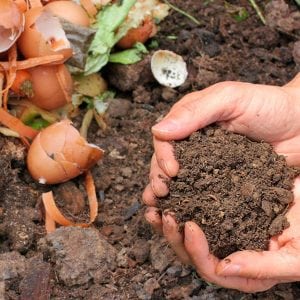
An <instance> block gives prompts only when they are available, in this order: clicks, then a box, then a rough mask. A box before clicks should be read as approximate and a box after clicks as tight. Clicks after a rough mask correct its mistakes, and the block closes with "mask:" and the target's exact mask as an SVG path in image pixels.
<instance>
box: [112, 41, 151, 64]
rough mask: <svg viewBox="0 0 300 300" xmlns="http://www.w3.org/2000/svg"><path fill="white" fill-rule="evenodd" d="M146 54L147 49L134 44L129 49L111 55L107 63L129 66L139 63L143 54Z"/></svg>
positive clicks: (139, 44)
mask: <svg viewBox="0 0 300 300" xmlns="http://www.w3.org/2000/svg"><path fill="white" fill-rule="evenodd" d="M146 53H148V50H147V48H146V47H145V46H144V45H143V44H142V43H136V44H135V45H134V47H133V48H131V49H127V50H124V51H121V52H117V53H113V54H111V55H110V56H109V62H111V63H119V64H123V65H131V64H135V63H137V62H139V61H141V60H142V58H143V54H146Z"/></svg>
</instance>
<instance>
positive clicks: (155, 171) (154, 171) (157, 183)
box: [149, 154, 170, 197]
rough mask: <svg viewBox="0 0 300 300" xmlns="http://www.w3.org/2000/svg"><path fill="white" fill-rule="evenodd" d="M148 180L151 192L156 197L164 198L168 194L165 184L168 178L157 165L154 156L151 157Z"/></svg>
mask: <svg viewBox="0 0 300 300" xmlns="http://www.w3.org/2000/svg"><path fill="white" fill-rule="evenodd" d="M149 178H150V185H151V188H152V191H153V193H154V194H155V195H156V196H157V197H164V196H166V195H167V194H168V193H169V189H168V187H167V182H168V181H169V180H170V178H169V176H167V175H166V173H165V172H164V171H163V170H162V169H161V168H160V166H159V165H158V162H157V159H156V155H155V154H153V156H152V160H151V168H150V176H149Z"/></svg>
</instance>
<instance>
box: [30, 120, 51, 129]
mask: <svg viewBox="0 0 300 300" xmlns="http://www.w3.org/2000/svg"><path fill="white" fill-rule="evenodd" d="M25 124H26V125H28V126H30V127H32V128H33V129H36V130H40V129H43V128H46V127H47V126H49V125H50V123H49V122H48V121H46V120H44V119H43V118H41V117H38V118H35V119H32V120H30V122H25Z"/></svg>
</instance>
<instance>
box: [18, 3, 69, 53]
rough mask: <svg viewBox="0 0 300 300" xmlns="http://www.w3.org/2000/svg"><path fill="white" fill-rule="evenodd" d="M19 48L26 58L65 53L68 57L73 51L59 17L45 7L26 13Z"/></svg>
mask: <svg viewBox="0 0 300 300" xmlns="http://www.w3.org/2000/svg"><path fill="white" fill-rule="evenodd" d="M18 48H19V50H20V51H21V53H22V54H23V55H24V56H25V57H26V58H30V57H39V56H45V55H51V54H63V55H64V57H65V59H68V58H69V57H71V56H72V53H73V51H72V49H71V45H70V43H69V41H68V39H67V37H66V35H65V33H64V31H63V29H62V27H61V25H60V23H59V20H58V18H57V17H54V16H53V15H52V14H51V13H50V12H48V11H45V8H44V7H35V8H32V9H30V10H28V11H27V12H26V13H25V28H24V32H23V33H22V34H21V36H20V37H19V39H18Z"/></svg>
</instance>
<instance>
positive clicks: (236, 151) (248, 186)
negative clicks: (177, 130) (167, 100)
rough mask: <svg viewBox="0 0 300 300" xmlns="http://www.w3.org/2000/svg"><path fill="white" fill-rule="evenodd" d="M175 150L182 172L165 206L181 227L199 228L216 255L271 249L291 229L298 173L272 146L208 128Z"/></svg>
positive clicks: (164, 200) (162, 204) (211, 127)
mask: <svg viewBox="0 0 300 300" xmlns="http://www.w3.org/2000/svg"><path fill="white" fill-rule="evenodd" d="M174 147H175V156H176V158H177V160H178V162H179V164H180V171H179V173H178V176H177V177H176V178H174V179H173V180H172V181H171V182H170V183H169V189H170V193H169V195H168V196H167V198H166V199H163V200H161V201H160V207H161V208H162V209H169V210H171V211H173V212H175V214H176V219H177V221H178V222H179V223H180V225H181V227H182V226H183V223H184V222H186V221H190V220H193V221H195V222H196V223H197V224H199V225H200V226H201V228H202V229H203V231H204V233H205V235H206V237H207V240H208V243H209V246H210V249H211V252H212V253H213V254H215V255H216V256H218V257H219V258H224V257H226V256H227V255H229V254H230V253H232V252H235V251H238V250H244V249H251V250H266V249H267V248H268V241H269V239H270V237H271V236H273V235H276V234H279V233H280V232H282V230H283V229H284V228H286V227H287V226H288V221H287V219H286V218H285V217H284V214H285V213H286V212H287V209H288V206H289V204H290V203H291V202H292V201H293V193H292V188H293V179H294V177H295V176H296V174H297V171H296V169H294V168H290V167H289V166H287V164H286V161H285V158H284V157H283V156H279V155H277V154H276V153H275V152H274V151H273V150H272V146H271V145H269V144H267V143H264V142H255V141H251V140H250V139H248V138H247V137H245V136H243V135H240V134H236V133H232V132H228V131H226V130H223V129H221V128H219V127H217V126H209V127H207V128H205V129H202V130H200V131H198V132H196V133H193V134H192V135H191V136H190V137H189V138H187V139H185V140H182V141H178V142H174Z"/></svg>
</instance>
